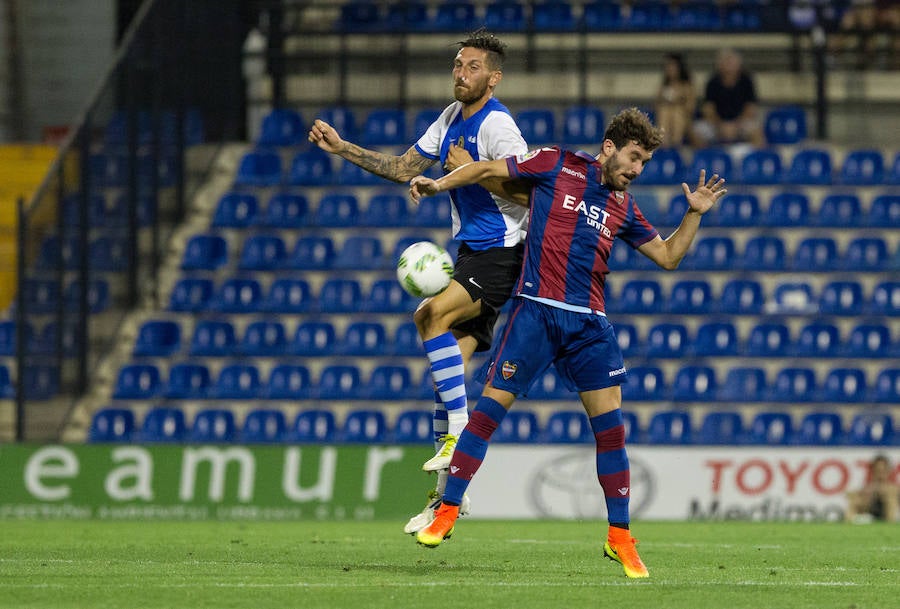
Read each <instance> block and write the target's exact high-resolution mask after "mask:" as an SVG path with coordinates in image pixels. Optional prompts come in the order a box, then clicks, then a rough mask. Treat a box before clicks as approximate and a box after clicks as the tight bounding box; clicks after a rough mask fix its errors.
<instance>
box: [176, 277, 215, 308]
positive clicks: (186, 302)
mask: <svg viewBox="0 0 900 609" xmlns="http://www.w3.org/2000/svg"><path fill="white" fill-rule="evenodd" d="M213 291H214V287H213V281H212V279H207V278H205V277H203V278H201V277H185V278H184V279H179V280H178V282H177V283H176V284H175V287H174V288H173V289H172V294H171V296H170V297H169V310H170V311H177V312H184V313H197V312H200V311H204V310H206V309H207V308H208V307H209V301H210V300H211V299H212V295H213Z"/></svg>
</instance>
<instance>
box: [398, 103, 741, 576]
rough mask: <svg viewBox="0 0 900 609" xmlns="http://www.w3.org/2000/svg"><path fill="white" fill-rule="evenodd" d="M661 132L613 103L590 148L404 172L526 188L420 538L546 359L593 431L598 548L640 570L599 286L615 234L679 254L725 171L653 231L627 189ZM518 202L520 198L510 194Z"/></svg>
mask: <svg viewBox="0 0 900 609" xmlns="http://www.w3.org/2000/svg"><path fill="white" fill-rule="evenodd" d="M661 139H662V136H661V132H660V130H659V129H658V128H657V127H654V126H653V124H652V123H651V122H650V119H649V118H648V117H647V115H646V114H644V113H642V112H640V111H639V110H637V109H636V108H631V109H628V110H623V111H622V112H620V113H619V114H618V115H616V117H615V118H614V119H613V120H612V121H611V123H610V124H609V126H608V127H607V129H606V133H605V134H604V139H603V143H602V149H601V152H600V154H599V155H597V156H596V157H594V156H592V155H589V154H587V153H585V152H572V151H567V150H561V149H559V148H556V147H551V148H540V149H538V150H533V151H531V152H529V153H527V154H524V155H519V156H517V157H511V158H508V159H503V160H497V161H482V162H476V163H469V164H467V165H463V166H462V167H460V168H459V169H457V170H456V171H454V172H452V173H450V174H448V175H446V176H444V177H442V178H440V179H439V180H431V179H428V178H425V177H424V176H420V177H417V178H415V179H413V180H412V182H411V185H410V194H411V195H412V197H413V198H414V199H416V200H418V199H419V198H420V197H421V196H432V195H434V194H437V193H438V192H441V191H443V190H447V189H449V188H459V187H460V186H463V185H465V184H472V183H477V182H480V181H481V180H484V179H486V178H492V179H498V178H499V179H507V180H508V179H509V178H510V177H511V178H515V179H519V180H523V181H525V182H527V183H528V184H529V185H530V186H531V194H530V200H528V201H523V202H524V203H525V204H526V205H530V208H531V218H530V221H529V222H530V225H529V231H528V237H527V239H526V242H525V262H524V266H523V268H522V274H521V276H520V278H519V281H518V284H517V285H516V298H514V305H513V308H512V310H511V311H510V313H509V321H508V322H507V325H506V327H505V328H504V330H503V331H502V334H501V337H500V339H499V341H498V343H497V345H496V346H495V347H494V351H493V353H492V357H491V362H490V364H489V366H488V367H487V369H486V370H485V371H484V373H485V381H486V383H485V388H484V392H483V393H482V395H481V398H480V399H479V401H478V404H477V405H476V407H475V410H474V411H473V413H472V416H471V418H470V420H469V423H468V425H467V426H466V429H465V431H463V433H462V435H461V436H460V439H459V442H458V443H457V446H456V451H455V452H454V454H453V458H452V460H451V462H450V477H449V480H448V481H447V486H446V489H445V491H444V496H443V501H442V503H441V506H440V507H439V508H438V509H437V511H436V512H435V518H434V520H433V521H432V522H431V524H429V525H428V526H427V527H425V528H424V529H422V530H421V531H419V532H418V533H417V534H416V539H417V541H418V542H419V543H421V544H423V545H426V546H429V547H435V546H437V545H439V544H440V543H441V541H442V540H443V539H444V538H446V537H447V536H449V535H450V533H451V532H452V530H453V526H454V523H455V522H456V518H457V515H458V512H459V507H458V506H459V504H460V501H461V498H462V495H463V493H464V492H465V490H466V487H467V486H468V484H469V481H470V480H471V479H472V477H473V476H474V475H475V472H476V471H477V470H478V468H479V467H480V466H481V463H482V461H483V460H484V457H485V454H486V452H487V445H488V442H489V441H490V438H491V435H492V434H493V433H494V430H496V429H497V427H498V426H499V425H500V422H501V421H502V420H503V417H504V416H505V415H506V412H507V410H509V408H510V407H511V406H512V404H513V401H514V400H515V399H516V397H517V396H520V395H524V394H526V393H527V392H528V389H529V387H530V386H531V385H532V383H534V381H535V380H536V379H538V378H540V377H541V375H542V374H543V373H544V372H545V371H546V370H547V368H548V367H549V366H550V365H551V364H553V365H554V366H555V367H556V370H557V371H558V372H559V375H560V377H562V379H563V381H564V382H565V383H566V385H568V386H569V388H570V389H572V390H575V391H578V392H579V396H580V397H581V401H582V404H583V405H584V409H585V410H586V411H587V414H588V418H589V419H590V424H591V428H592V430H593V432H594V437H595V439H596V445H597V453H596V461H597V478H598V480H599V482H600V486H601V487H602V488H603V493H604V496H605V498H606V508H607V513H608V516H609V529H608V534H607V541H606V543H605V545H604V554H605V555H606V556H607V557H609V558H611V559H613V560H615V561H617V562H619V563H621V564H622V566H623V568H624V570H625V574H626V575H627V576H628V577H648V572H647V567H646V566H645V565H644V563H643V561H641V558H640V556H639V555H638V553H637V549H636V548H635V540H634V539H633V538H632V537H631V533H630V531H629V512H628V502H629V496H630V492H631V482H630V474H629V466H628V457H627V455H626V452H625V428H624V425H623V419H622V413H621V410H620V408H621V405H622V391H621V388H620V384H621V383H622V382H623V381H624V380H625V378H626V376H627V372H626V369H625V363H624V360H623V357H622V351H621V350H620V349H619V345H618V343H617V342H616V334H615V331H614V329H613V326H612V324H611V323H610V322H609V320H608V319H607V318H606V314H605V313H604V311H605V300H604V284H605V281H606V274H607V273H608V272H609V268H608V266H607V261H608V260H609V254H610V250H611V248H612V245H613V240H614V239H615V238H616V237H618V238H620V239H622V240H623V241H625V242H626V243H627V244H628V245H630V246H631V247H633V248H637V249H638V251H640V252H641V253H642V254H644V255H645V256H647V257H648V258H650V259H651V260H653V261H654V262H656V264H658V265H659V266H660V267H662V268H663V269H666V270H673V269H675V268H676V267H678V264H679V263H680V262H681V259H682V258H683V257H684V255H685V254H686V253H687V251H688V248H689V247H690V245H691V242H692V241H693V239H694V236H695V235H696V234H697V229H698V228H699V225H700V217H701V216H702V215H703V214H704V213H706V212H707V211H708V210H709V209H710V208H711V207H712V206H713V204H715V202H716V201H718V200H719V198H721V197H722V195H723V194H724V193H725V189H724V184H725V181H724V180H723V179H719V176H718V175H713V176H712V178H710V179H709V180H707V179H706V172H705V171H701V172H700V180H699V182H698V184H697V188H696V189H695V190H694V191H693V192H692V191H691V190H690V188H689V187H688V185H687V184H682V190H683V191H684V194H685V196H686V197H687V200H688V204H689V209H688V211H687V212H686V213H685V215H684V218H683V219H682V221H681V224H680V225H679V227H678V228H677V229H676V230H675V232H673V233H672V234H671V235H670V236H669V237H668V238H667V239H663V238H662V237H660V235H659V233H658V232H657V231H656V229H655V228H654V227H653V226H652V225H651V224H650V223H649V222H648V221H647V219H646V218H645V217H644V215H643V214H642V213H641V210H640V209H639V208H638V206H637V204H636V203H635V200H634V197H633V196H632V195H631V194H629V193H628V192H627V188H628V185H629V184H631V182H632V181H633V180H634V179H635V178H637V177H638V176H639V175H640V174H641V171H643V168H644V165H645V164H646V163H647V162H648V161H649V160H650V157H651V156H652V153H653V151H654V150H655V149H656V148H657V147H658V146H659V144H660V142H661ZM520 200H521V199H520Z"/></svg>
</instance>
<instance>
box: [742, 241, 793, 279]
mask: <svg viewBox="0 0 900 609" xmlns="http://www.w3.org/2000/svg"><path fill="white" fill-rule="evenodd" d="M740 267H741V268H743V269H745V270H748V271H784V270H786V269H787V267H788V260H787V252H786V250H785V245H784V241H783V240H782V239H781V238H780V237H776V236H774V235H759V236H757V237H752V238H750V239H748V240H747V243H746V244H745V245H744V253H743V256H742V259H741V262H740Z"/></svg>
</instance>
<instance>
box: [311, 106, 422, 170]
mask: <svg viewBox="0 0 900 609" xmlns="http://www.w3.org/2000/svg"><path fill="white" fill-rule="evenodd" d="M307 139H308V140H309V141H310V142H312V143H313V144H315V145H316V146H318V147H319V148H321V149H322V150H324V151H325V152H330V153H331V154H336V155H338V156H340V157H342V158H344V159H347V160H348V161H350V162H351V163H353V164H354V165H359V166H360V167H362V168H363V169H365V170H366V171H368V172H370V173H374V174H375V175H378V176H381V177H382V178H387V179H388V180H393V181H394V182H406V181H407V180H410V179H411V178H413V177H414V176H417V175H419V174H421V173H422V172H423V171H425V170H426V169H428V168H429V167H431V165H432V164H433V163H434V161H433V160H432V159H428V158H425V157H424V156H422V155H421V154H419V153H418V151H416V149H415V147H414V146H412V147H410V148H409V150H407V151H406V152H404V153H403V154H402V155H400V156H396V155H393V154H384V153H383V152H378V151H377V150H369V149H367V148H363V147H362V146H357V145H356V144H354V143H352V142H348V141H346V140H344V139H341V136H340V135H339V134H338V132H337V130H336V129H335V128H334V127H332V126H331V125H329V124H328V123H326V122H325V121H323V120H321V119H316V121H315V122H314V123H313V125H312V127H311V128H310V130H309V135H308V136H307Z"/></svg>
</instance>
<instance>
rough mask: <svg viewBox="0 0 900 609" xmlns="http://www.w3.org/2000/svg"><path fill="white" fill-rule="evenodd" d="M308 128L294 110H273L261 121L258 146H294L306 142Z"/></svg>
mask: <svg viewBox="0 0 900 609" xmlns="http://www.w3.org/2000/svg"><path fill="white" fill-rule="evenodd" d="M308 129H309V127H308V126H307V125H306V123H305V122H304V120H303V117H302V116H301V115H300V113H299V112H297V111H296V110H291V109H290V108H275V109H274V110H272V111H271V112H269V113H268V114H266V115H265V116H264V117H263V119H262V125H261V126H260V132H259V138H258V139H257V141H256V143H257V145H259V146H276V147H280V146H296V145H298V144H302V143H303V142H305V141H306V134H307V131H308Z"/></svg>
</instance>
